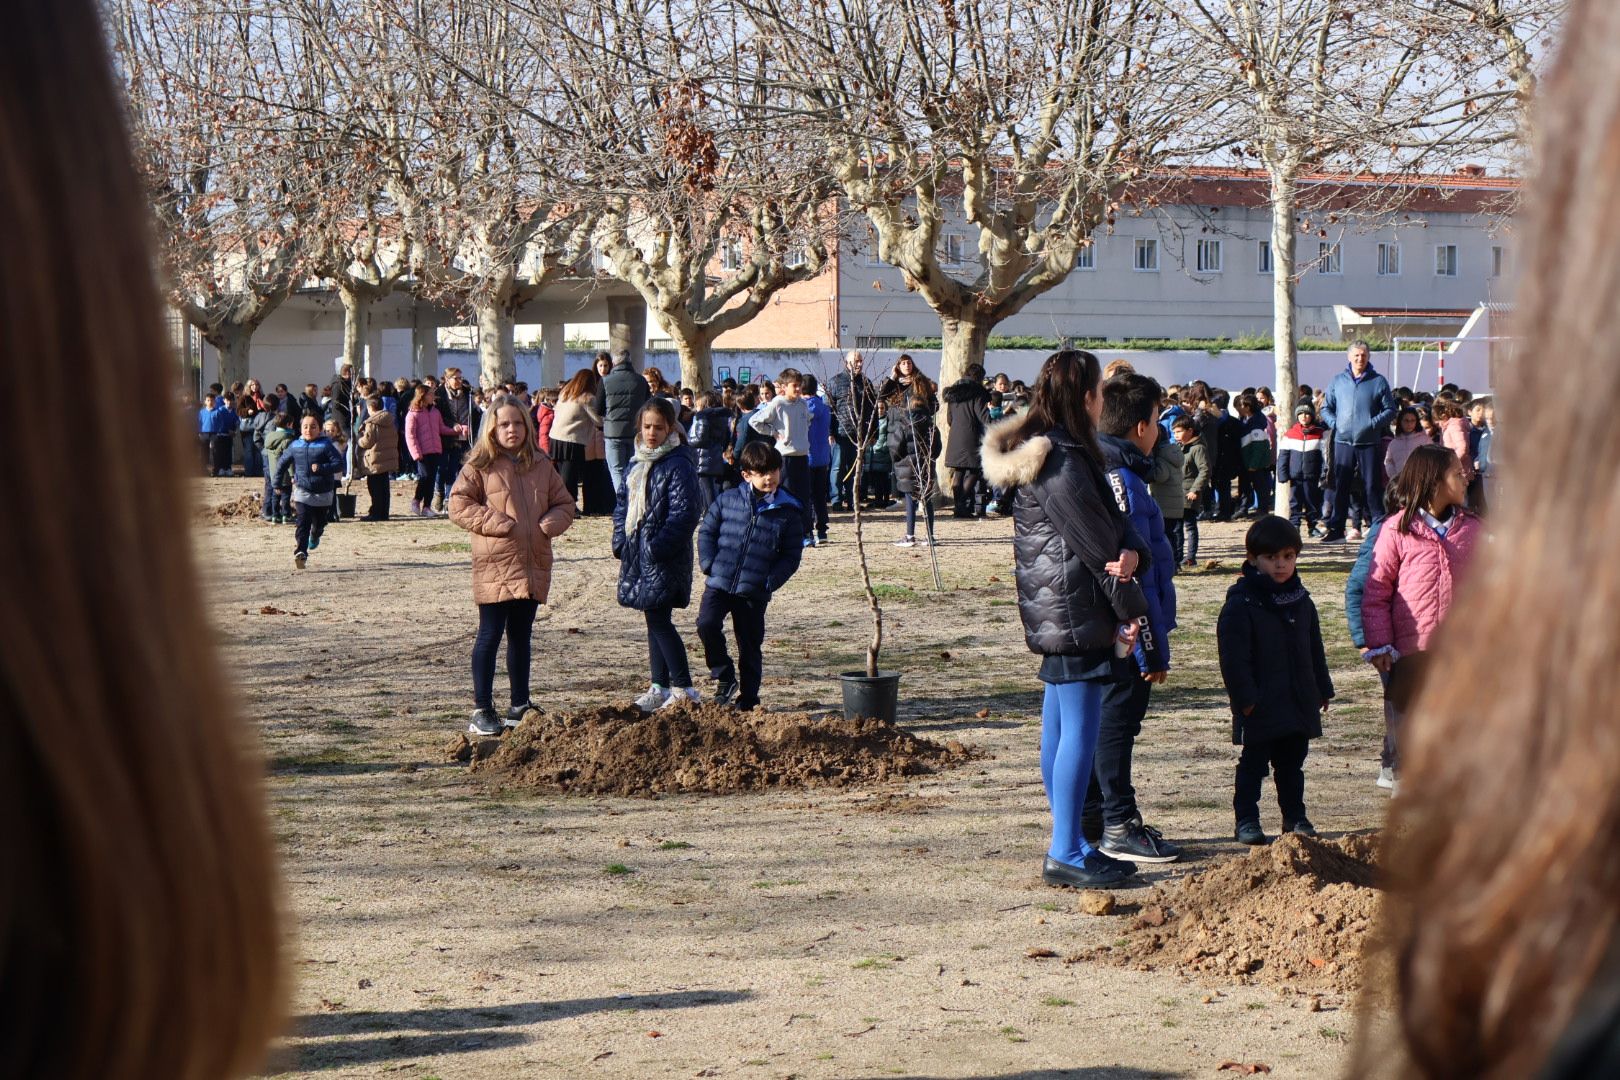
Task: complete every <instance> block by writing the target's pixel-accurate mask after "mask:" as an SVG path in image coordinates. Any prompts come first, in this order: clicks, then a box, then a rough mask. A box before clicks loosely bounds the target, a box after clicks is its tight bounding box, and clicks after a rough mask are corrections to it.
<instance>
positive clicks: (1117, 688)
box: [1081, 665, 1153, 825]
mask: <svg viewBox="0 0 1620 1080" xmlns="http://www.w3.org/2000/svg"><path fill="white" fill-rule="evenodd" d="M1133 667H1134V665H1133ZM1152 690H1153V684H1152V683H1150V682H1148V681H1147V680H1146V679H1144V678H1142V677H1141V676H1140V675H1138V674H1136V672H1135V671H1134V670H1133V671H1132V673H1131V677H1130V678H1128V679H1121V680H1119V681H1118V682H1112V683H1108V684H1106V685H1104V687H1103V692H1102V718H1101V721H1100V722H1099V723H1098V725H1097V749H1096V752H1095V753H1094V754H1093V755H1092V759H1091V782H1090V784H1088V785H1087V787H1086V804H1085V809H1084V810H1083V811H1082V813H1081V818H1082V820H1084V819H1086V818H1090V819H1095V818H1096V817H1097V816H1098V815H1099V814H1100V815H1101V816H1102V820H1103V824H1104V825H1124V824H1126V823H1127V822H1129V821H1130V820H1131V819H1132V818H1134V817H1136V789H1135V788H1134V787H1132V786H1131V753H1132V751H1133V750H1134V749H1135V748H1136V737H1137V736H1138V735H1140V734H1141V733H1142V719H1143V718H1144V717H1145V716H1147V707H1148V696H1149V694H1150V693H1151V692H1152Z"/></svg>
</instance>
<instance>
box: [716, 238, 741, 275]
mask: <svg viewBox="0 0 1620 1080" xmlns="http://www.w3.org/2000/svg"><path fill="white" fill-rule="evenodd" d="M742 262H743V256H742V242H741V241H738V240H722V241H720V269H722V270H727V271H731V270H741V269H742Z"/></svg>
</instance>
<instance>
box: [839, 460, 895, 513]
mask: <svg viewBox="0 0 1620 1080" xmlns="http://www.w3.org/2000/svg"><path fill="white" fill-rule="evenodd" d="M891 476H892V474H891V473H890V472H889V470H887V469H867V470H866V471H865V472H863V473H862V474H861V498H862V499H863V500H865V501H866V502H868V503H877V504H878V505H880V506H887V505H888V504H889V502H890V501H891V494H890V490H889V489H890V484H891V483H892V480H891V479H890V477H891ZM849 505H850V508H851V509H853V508H854V506H855V504H854V503H850V504H849Z"/></svg>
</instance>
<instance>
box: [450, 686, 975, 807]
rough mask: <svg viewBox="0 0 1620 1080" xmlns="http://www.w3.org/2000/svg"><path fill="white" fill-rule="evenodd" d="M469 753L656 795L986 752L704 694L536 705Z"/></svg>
mask: <svg viewBox="0 0 1620 1080" xmlns="http://www.w3.org/2000/svg"><path fill="white" fill-rule="evenodd" d="M470 756H471V757H472V771H473V772H474V773H475V774H477V775H478V776H480V777H481V778H482V779H485V780H487V781H489V782H492V783H495V784H498V785H500V786H502V787H520V788H529V789H534V790H541V791H566V792H573V793H583V794H596V795H656V794H664V793H672V792H706V793H711V794H724V793H729V792H739V791H763V790H766V789H768V788H812V787H846V786H849V785H852V784H863V783H870V782H881V781H885V780H892V779H897V778H899V777H904V776H918V775H922V774H925V773H931V772H934V771H936V770H937V769H942V768H949V767H950V766H953V765H960V764H962V763H964V762H966V761H969V760H972V759H973V758H975V757H977V756H978V755H977V754H976V753H974V752H973V751H971V750H969V749H968V748H967V747H965V746H963V745H962V744H961V743H959V742H954V741H953V742H951V743H948V744H946V745H943V746H942V745H940V744H939V743H934V742H929V741H928V740H927V739H920V738H918V737H917V736H915V735H912V734H911V733H909V732H906V731H902V730H900V729H899V728H897V727H895V726H893V725H892V724H885V723H882V722H880V721H877V720H853V721H851V720H845V719H843V718H842V717H841V716H837V715H830V716H816V717H812V716H810V715H809V714H807V713H802V712H792V713H770V712H760V711H757V710H756V711H753V712H738V711H737V710H735V709H729V708H726V707H724V706H718V705H708V704H705V705H699V706H697V707H695V708H687V707H681V708H675V709H668V710H659V711H658V712H656V713H653V714H652V715H650V716H645V715H643V714H642V713H641V712H640V711H639V710H638V709H636V708H635V707H634V706H631V705H624V706H614V705H610V706H603V707H599V708H594V709H587V710H584V711H581V712H575V713H567V714H561V715H554V716H547V715H543V714H535V713H530V714H529V715H528V716H527V717H526V718H525V719H524V721H523V723H521V724H519V725H518V726H517V727H516V728H514V729H513V730H511V731H509V732H507V734H506V735H505V737H504V738H502V739H501V741H500V744H499V746H498V748H497V749H496V750H495V751H494V753H492V754H490V755H489V756H488V757H482V756H480V755H478V754H477V753H476V752H475V753H473V754H471V755H470Z"/></svg>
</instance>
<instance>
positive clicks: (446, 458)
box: [433, 439, 467, 503]
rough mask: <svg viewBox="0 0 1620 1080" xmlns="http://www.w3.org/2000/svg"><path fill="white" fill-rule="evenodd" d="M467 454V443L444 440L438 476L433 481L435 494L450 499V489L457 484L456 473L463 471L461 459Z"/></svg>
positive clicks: (437, 471) (438, 497)
mask: <svg viewBox="0 0 1620 1080" xmlns="http://www.w3.org/2000/svg"><path fill="white" fill-rule="evenodd" d="M466 454H467V444H466V443H463V442H457V441H456V440H454V439H446V440H444V453H442V454H440V455H439V457H438V462H439V465H438V468H437V469H436V470H435V472H436V473H437V476H436V477H435V478H434V482H433V495H434V497H435V498H437V499H443V500H444V501H445V502H446V503H448V502H449V501H450V489H451V488H453V487H455V486H456V474H457V473H459V472H461V459H462V458H463V457H465V456H466Z"/></svg>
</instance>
